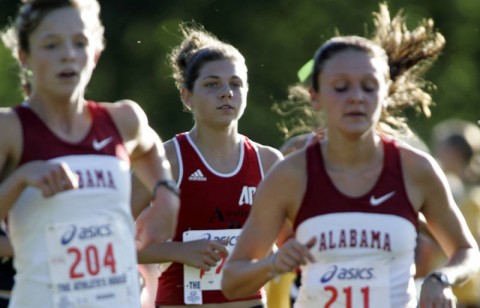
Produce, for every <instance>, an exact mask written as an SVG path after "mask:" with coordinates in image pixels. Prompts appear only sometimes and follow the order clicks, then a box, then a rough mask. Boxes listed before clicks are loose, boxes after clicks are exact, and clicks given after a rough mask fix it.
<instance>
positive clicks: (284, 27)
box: [0, 0, 480, 146]
mask: <svg viewBox="0 0 480 308" xmlns="http://www.w3.org/2000/svg"><path fill="white" fill-rule="evenodd" d="M19 2H20V1H19V0H0V26H1V28H4V27H5V26H7V25H8V24H9V23H10V22H11V20H12V18H13V17H12V16H15V14H16V12H17V9H18V6H19ZM100 2H101V5H102V19H103V22H104V25H105V27H106V40H107V48H106V50H105V51H104V53H103V55H102V57H101V60H100V62H99V64H98V66H97V68H96V72H95V73H94V77H93V79H92V81H91V83H90V86H89V89H88V93H87V96H88V97H89V98H92V99H95V100H99V101H114V100H117V99H121V98H130V99H133V100H135V101H137V102H138V103H139V104H141V105H142V106H143V107H144V108H145V110H146V111H147V114H148V117H149V119H150V122H151V124H152V126H153V127H154V128H155V129H156V130H157V131H158V132H159V134H160V135H161V136H162V138H163V139H169V138H171V137H172V136H173V135H174V134H175V133H178V132H182V131H186V130H189V129H190V127H191V126H192V119H191V116H190V115H189V114H187V113H185V112H184V111H183V108H182V105H181V102H180V100H179V98H178V92H177V90H176V88H175V86H174V83H173V80H172V78H171V77H170V73H171V72H170V69H169V67H168V66H167V64H166V55H167V54H168V52H169V51H170V50H171V48H172V47H173V46H175V45H176V44H178V43H179V40H180V37H179V35H178V24H179V22H180V21H191V20H195V21H196V22H199V23H201V24H203V25H204V26H205V28H206V29H207V30H209V31H211V32H213V33H214V34H215V35H217V36H218V37H219V38H221V39H223V40H225V41H228V42H230V43H232V44H233V45H235V46H236V47H238V48H239V50H240V51H241V52H242V53H243V54H244V56H245V58H246V59H247V65H248V68H249V83H250V91H249V96H248V108H247V111H246V113H245V115H244V117H243V119H242V120H241V121H240V131H241V132H242V133H244V134H246V135H248V136H250V137H251V138H252V139H254V140H256V141H259V142H261V143H265V144H269V145H272V146H279V145H280V144H281V143H282V138H283V136H282V135H281V133H280V131H279V129H278V128H277V123H278V122H279V121H280V118H279V116H278V115H277V114H275V113H274V112H273V111H272V110H271V106H272V104H273V103H274V102H278V101H281V100H283V99H285V97H286V91H287V87H288V86H289V85H291V84H293V83H294V82H296V72H297V70H298V69H299V68H300V67H301V66H302V65H303V64H304V63H305V62H306V61H308V59H310V58H311V57H312V55H313V53H314V51H315V50H316V49H317V48H318V46H319V45H320V44H321V43H322V42H323V41H324V40H325V39H328V38H329V37H330V36H332V35H333V34H335V33H337V32H339V33H340V34H357V35H365V34H367V35H368V33H369V32H371V29H372V28H373V24H372V12H373V11H376V10H378V1H377V0H363V1H352V0H277V1H273V0H270V1H266V0H264V1H258V0H242V1H233V0H176V1H175V0H137V1H133V0H101V1H100ZM388 4H389V6H390V10H391V12H392V13H396V12H397V11H398V10H399V9H403V10H404V11H405V13H406V15H407V22H408V24H409V25H410V26H415V25H416V24H417V23H418V22H419V20H420V19H422V18H433V19H434V21H435V24H436V27H437V28H438V29H439V30H440V31H441V32H442V33H443V34H444V35H445V37H446V40H447V45H446V48H445V52H444V54H443V55H442V56H441V57H440V58H439V59H438V61H437V63H436V64H435V65H434V67H433V68H432V69H431V71H430V72H429V74H428V76H427V79H429V80H431V81H433V82H434V83H435V84H436V85H437V87H438V88H437V90H436V91H435V92H434V93H433V97H434V100H435V101H436V103H437V106H436V107H434V109H433V116H432V117H431V118H429V119H426V118H424V117H421V116H416V115H415V114H414V113H413V111H407V115H408V117H409V121H410V124H411V126H412V127H413V129H414V130H415V131H416V132H417V133H418V134H419V135H420V137H422V138H423V139H424V140H425V141H427V142H428V141H429V138H430V135H429V134H430V129H431V127H432V126H433V125H434V124H435V123H437V122H438V121H440V120H443V119H445V118H449V117H457V118H463V119H466V120H471V121H475V122H476V121H477V120H478V119H479V113H480V112H479V111H478V109H479V108H478V107H476V106H478V103H479V102H480V86H479V84H480V61H479V59H480V40H478V37H479V35H480V32H479V27H480V22H479V20H480V1H478V0H461V1H458V0H443V1H442V4H441V5H439V2H438V1H437V0H424V1H418V0H391V1H389V2H388ZM17 70H18V68H17V66H16V63H15V61H14V60H13V58H12V57H11V55H10V52H9V50H7V49H6V48H5V47H4V46H3V45H2V46H1V47H0V105H1V106H11V105H13V104H16V103H18V102H20V101H21V100H22V94H21V91H20V89H19V85H18V78H17Z"/></svg>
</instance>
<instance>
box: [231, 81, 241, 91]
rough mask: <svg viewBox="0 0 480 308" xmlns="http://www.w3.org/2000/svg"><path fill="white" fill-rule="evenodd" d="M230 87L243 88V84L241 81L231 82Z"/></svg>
mask: <svg viewBox="0 0 480 308" xmlns="http://www.w3.org/2000/svg"><path fill="white" fill-rule="evenodd" d="M230 85H231V87H232V88H235V89H238V88H242V87H243V83H242V82H241V81H232V82H231V83H230Z"/></svg>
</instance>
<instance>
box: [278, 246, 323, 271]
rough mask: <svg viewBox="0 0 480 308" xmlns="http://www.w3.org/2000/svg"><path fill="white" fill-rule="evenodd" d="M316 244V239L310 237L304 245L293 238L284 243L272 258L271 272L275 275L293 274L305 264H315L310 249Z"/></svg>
mask: <svg viewBox="0 0 480 308" xmlns="http://www.w3.org/2000/svg"><path fill="white" fill-rule="evenodd" d="M316 242H317V238H316V237H312V238H311V239H310V240H309V241H308V242H307V243H305V244H301V243H300V242H298V241H297V240H296V239H295V238H291V239H289V240H288V241H286V242H285V243H284V244H283V245H282V247H281V248H280V249H279V250H278V251H277V252H276V253H275V254H274V255H273V256H272V267H273V271H274V272H275V273H277V274H283V273H286V272H293V271H295V270H296V269H297V268H298V267H299V266H301V265H305V264H307V262H315V259H314V258H313V255H312V254H311V253H310V248H312V247H313V246H314V245H315V243H316Z"/></svg>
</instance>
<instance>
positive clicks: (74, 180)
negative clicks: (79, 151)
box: [60, 162, 79, 189]
mask: <svg viewBox="0 0 480 308" xmlns="http://www.w3.org/2000/svg"><path fill="white" fill-rule="evenodd" d="M60 166H61V168H62V172H63V176H64V178H65V180H66V181H67V183H68V189H76V188H78V180H79V177H78V174H77V173H75V172H73V171H72V169H70V167H69V166H68V165H67V164H66V163H64V162H62V163H60Z"/></svg>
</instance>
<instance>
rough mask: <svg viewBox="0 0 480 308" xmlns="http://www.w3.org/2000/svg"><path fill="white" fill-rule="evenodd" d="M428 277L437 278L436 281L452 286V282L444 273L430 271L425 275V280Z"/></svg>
mask: <svg viewBox="0 0 480 308" xmlns="http://www.w3.org/2000/svg"><path fill="white" fill-rule="evenodd" d="M429 278H433V279H435V280H437V281H438V282H440V283H441V284H442V285H443V286H445V287H451V286H452V283H451V282H450V281H449V280H448V277H447V275H445V274H444V273H442V272H432V273H430V274H428V275H427V277H425V280H427V279H429Z"/></svg>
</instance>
